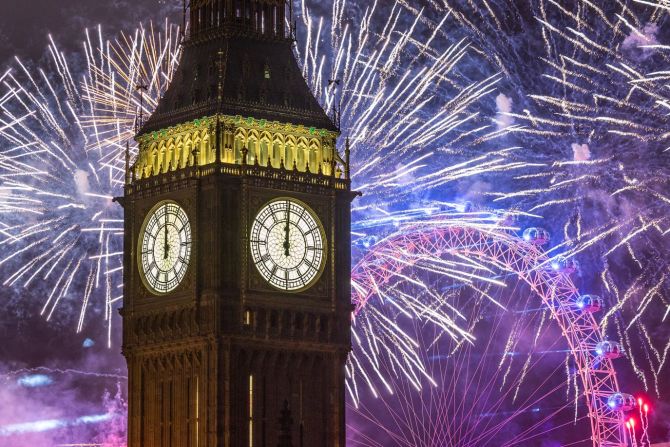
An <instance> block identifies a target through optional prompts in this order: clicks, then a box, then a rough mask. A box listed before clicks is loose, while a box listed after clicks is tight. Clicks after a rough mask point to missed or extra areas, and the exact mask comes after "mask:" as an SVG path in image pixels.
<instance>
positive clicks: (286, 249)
mask: <svg viewBox="0 0 670 447" xmlns="http://www.w3.org/2000/svg"><path fill="white" fill-rule="evenodd" d="M286 206H287V210H286V226H285V227H284V256H290V255H291V253H290V252H289V248H291V244H290V243H289V241H288V236H289V226H288V223H289V220H290V219H289V216H290V215H291V202H288V201H287V202H286Z"/></svg>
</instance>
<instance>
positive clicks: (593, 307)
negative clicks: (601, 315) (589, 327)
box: [575, 295, 603, 313]
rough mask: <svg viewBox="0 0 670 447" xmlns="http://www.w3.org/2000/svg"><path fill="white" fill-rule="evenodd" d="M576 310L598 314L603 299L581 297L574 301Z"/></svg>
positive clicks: (587, 296)
mask: <svg viewBox="0 0 670 447" xmlns="http://www.w3.org/2000/svg"><path fill="white" fill-rule="evenodd" d="M575 306H576V307H577V309H579V310H582V311H584V312H592V313H595V312H598V311H599V310H600V309H602V308H603V299H602V298H600V297H599V296H597V295H581V296H580V297H579V298H577V301H575Z"/></svg>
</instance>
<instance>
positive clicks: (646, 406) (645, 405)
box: [643, 404, 649, 413]
mask: <svg viewBox="0 0 670 447" xmlns="http://www.w3.org/2000/svg"><path fill="white" fill-rule="evenodd" d="M643 408H644V412H645V413H648V412H649V405H647V404H644V407H643Z"/></svg>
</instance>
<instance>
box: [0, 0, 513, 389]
mask: <svg viewBox="0 0 670 447" xmlns="http://www.w3.org/2000/svg"><path fill="white" fill-rule="evenodd" d="M334 8H335V10H336V11H340V17H342V15H341V14H342V13H341V10H342V8H344V4H343V3H339V2H336V3H335V4H334ZM304 11H305V13H306V16H305V17H306V18H305V20H306V27H307V34H308V36H313V38H314V39H315V40H314V41H312V40H310V39H306V40H305V42H306V45H307V46H306V53H305V54H306V55H307V56H306V57H305V68H306V77H307V79H312V80H313V86H314V87H316V85H317V84H318V82H319V81H318V80H319V79H325V78H326V76H325V75H323V74H322V73H321V71H322V70H326V69H329V70H331V71H330V73H331V76H330V77H331V78H333V79H334V78H336V76H341V77H342V81H341V84H340V86H339V87H338V88H339V91H340V93H341V96H338V95H339V94H340V93H338V92H337V91H335V90H333V89H332V88H331V89H330V90H329V89H326V90H325V91H324V92H323V95H321V96H322V99H323V100H324V102H325V103H326V104H329V103H330V104H333V101H335V98H336V97H340V98H342V100H343V110H345V113H344V115H343V120H342V124H343V133H345V134H347V135H350V136H351V137H352V141H353V142H354V143H353V144H354V147H356V146H357V145H358V144H359V143H360V144H361V145H362V146H361V149H360V150H359V151H357V152H358V153H360V154H361V155H360V156H358V157H359V158H361V159H363V158H365V159H368V160H370V159H375V158H376V157H382V158H383V159H384V161H385V163H384V165H386V166H388V164H387V163H394V164H397V163H405V164H406V168H404V169H400V170H399V172H397V173H396V174H389V173H388V170H387V169H381V170H380V169H379V167H378V166H375V163H370V164H367V165H366V166H367V168H366V169H364V170H362V171H359V172H357V173H356V176H357V178H359V179H360V180H358V181H359V183H363V184H364V185H363V189H364V190H365V191H366V195H367V196H368V197H370V199H371V200H370V202H369V203H368V205H366V206H374V203H375V202H376V201H378V200H379V199H380V198H382V197H385V195H386V194H388V191H389V190H391V189H395V190H397V189H398V188H401V187H403V186H404V185H406V184H407V182H408V180H409V179H410V178H411V179H412V182H413V183H414V185H415V187H416V188H417V189H418V188H420V187H421V185H424V189H426V190H427V189H431V188H436V187H438V186H443V185H448V184H453V183H456V182H458V181H462V180H463V179H475V178H479V177H481V176H482V175H484V174H496V173H507V172H509V171H513V170H517V169H521V168H522V167H524V166H525V165H524V163H523V162H520V161H517V160H515V154H514V149H513V148H512V149H507V150H500V151H496V152H495V153H490V154H487V153H482V152H481V151H480V152H477V151H472V154H470V153H464V154H461V157H460V158H461V160H462V161H461V162H459V163H456V164H448V165H447V164H445V163H444V161H442V162H440V169H435V170H433V165H436V162H437V160H442V157H440V156H439V155H440V153H444V152H447V153H456V152H458V151H459V149H458V148H459V146H457V145H454V144H452V143H453V142H454V141H457V140H458V141H461V140H462V143H463V144H464V145H468V144H469V145H472V144H475V143H474V142H475V141H476V139H477V138H481V137H483V136H486V135H487V132H489V131H490V129H489V128H490V127H491V122H492V121H491V120H490V119H483V120H482V117H481V116H480V115H481V112H479V111H474V110H475V109H476V107H475V105H476V104H478V103H479V102H481V101H482V100H483V99H484V98H486V97H487V96H489V95H490V94H491V93H492V92H493V90H494V88H495V85H496V84H497V82H498V81H499V80H500V76H498V75H493V76H488V77H485V76H482V77H481V79H479V80H471V79H468V78H464V77H463V76H462V75H460V74H457V70H456V69H457V67H459V66H460V65H462V64H463V63H464V62H465V60H466V59H467V58H472V57H474V56H472V55H470V54H469V45H468V44H467V43H466V42H465V41H464V40H463V39H459V40H457V41H454V42H447V44H446V45H445V42H444V41H442V42H440V39H442V40H443V39H444V38H445V35H446V33H445V31H444V28H445V27H446V26H447V21H446V19H445V20H443V21H442V22H441V23H440V24H439V26H437V27H435V28H434V29H432V30H431V34H430V37H429V39H428V41H424V40H422V39H421V37H420V35H421V32H422V31H423V30H422V26H424V25H423V24H424V22H425V17H424V15H423V13H421V12H418V13H416V14H414V13H412V14H410V13H408V11H407V10H405V9H403V8H400V7H394V8H393V9H392V12H391V14H390V18H389V20H388V21H387V22H386V23H385V24H384V25H383V27H382V29H381V31H380V30H379V29H377V25H378V23H379V17H380V16H381V14H383V11H382V10H381V8H378V7H377V6H374V5H373V6H372V7H371V8H369V9H368V10H367V12H366V15H365V16H364V18H363V21H364V23H366V26H363V27H361V32H360V34H359V35H358V37H355V36H352V35H351V34H350V32H349V31H348V30H349V29H350V28H349V23H347V22H345V21H344V20H340V21H339V22H337V23H335V24H331V25H332V28H331V33H330V35H331V36H335V41H334V42H333V43H336V44H337V45H338V46H337V47H335V48H334V49H333V50H332V51H331V50H330V49H328V47H324V48H322V49H321V48H319V46H318V45H315V42H318V40H319V39H320V37H319V36H323V35H325V34H326V33H323V34H322V31H320V30H311V28H310V27H311V26H318V27H319V29H320V27H321V26H322V24H323V23H324V22H323V20H322V19H316V18H313V17H312V18H310V16H309V9H308V8H307V6H306V5H305V6H304ZM336 16H337V14H336ZM317 24H318V25H317ZM342 27H343V28H342ZM380 33H381V34H380ZM179 38H180V31H179V29H178V28H177V27H174V26H171V25H170V24H168V23H166V24H165V26H164V30H163V31H157V30H156V29H155V28H154V27H153V26H149V27H148V28H144V27H141V28H139V29H137V30H136V31H135V32H131V33H127V34H122V35H121V36H120V37H119V38H118V39H115V40H112V41H110V40H106V39H105V38H104V36H103V33H102V30H101V28H100V27H98V28H97V29H96V30H89V31H87V32H86V39H85V41H84V42H83V50H84V55H85V58H86V63H87V69H86V72H85V74H84V75H83V76H82V77H81V80H80V81H74V80H73V79H75V77H74V76H73V75H72V74H71V73H72V72H73V70H71V68H70V67H69V65H68V61H67V59H66V58H65V56H64V55H63V54H62V53H61V52H60V51H59V50H58V48H57V47H56V44H55V43H54V42H53V41H52V42H51V45H50V47H49V49H50V54H51V55H52V59H53V60H52V64H53V68H51V69H52V70H54V71H55V72H57V73H58V75H59V77H58V82H55V81H50V80H49V79H48V78H47V77H46V76H45V75H44V73H45V72H44V71H43V70H39V73H41V77H42V80H41V81H40V80H39V79H37V78H36V77H35V76H33V75H32V71H31V69H30V68H29V67H27V66H26V65H25V64H23V63H21V62H20V61H17V62H18V64H19V66H20V73H21V76H23V77H24V78H25V80H21V79H18V78H17V77H16V76H15V75H14V73H13V72H12V71H9V72H7V73H6V74H5V75H3V83H4V85H5V87H6V88H7V93H5V94H4V95H3V98H5V99H4V100H3V102H2V104H3V109H2V111H3V112H4V114H5V115H6V116H8V117H9V118H10V119H8V120H5V122H6V123H7V128H6V129H5V130H4V131H3V133H2V134H1V135H2V136H3V137H4V139H5V141H6V142H7V144H4V143H3V157H4V158H3V162H4V164H3V169H4V171H3V172H2V173H0V174H4V175H5V176H7V175H12V178H11V180H7V181H5V183H3V185H2V188H3V189H4V190H5V191H9V192H11V194H6V195H5V196H3V197H4V199H3V201H2V204H3V206H4V207H5V208H7V207H9V206H14V207H16V206H20V207H21V208H25V213H34V214H37V215H38V216H39V217H38V218H37V220H36V222H35V223H31V224H24V225H23V226H22V225H20V224H13V223H12V222H11V221H8V223H4V222H3V225H2V227H3V233H2V234H4V235H5V239H3V240H1V241H0V243H2V244H7V245H14V246H19V247H20V248H18V249H17V250H14V253H13V254H11V255H8V256H7V257H6V258H4V259H2V260H0V266H4V267H5V268H7V269H9V270H10V271H9V274H8V275H7V276H8V279H7V280H6V284H8V285H9V284H11V285H14V286H23V287H29V286H33V287H34V285H35V284H36V283H37V282H45V283H46V284H48V287H49V288H50V291H49V293H48V294H47V300H46V302H45V304H44V306H43V313H44V314H45V315H46V316H47V317H48V318H51V317H52V316H53V315H55V313H56V312H57V310H58V306H59V304H60V303H61V302H62V300H64V299H70V298H72V297H71V296H70V295H74V294H75V293H76V294H77V295H79V292H75V290H81V291H82V293H81V303H82V304H81V307H80V312H79V316H78V318H77V323H76V328H77V330H79V331H81V330H82V328H83V327H84V325H85V322H86V319H85V317H86V314H87V310H88V309H89V308H90V307H91V306H95V305H98V304H99V303H98V300H102V303H103V304H102V306H104V315H105V318H106V320H107V322H108V323H107V324H108V334H109V335H108V336H109V337H111V330H112V329H111V316H112V312H111V309H112V306H113V305H114V303H117V302H118V301H119V300H120V298H121V296H120V295H119V291H118V289H119V287H120V282H119V281H120V276H121V250H120V236H121V234H122V229H121V228H120V225H119V224H120V223H121V219H120V210H118V209H117V208H114V207H113V206H112V205H110V204H109V199H110V198H111V197H113V196H115V195H118V194H119V192H120V187H121V185H122V183H123V174H124V162H125V160H124V154H123V151H124V144H125V142H126V141H128V140H129V139H131V137H132V135H133V132H134V128H135V125H136V124H137V122H136V120H137V116H138V110H139V108H140V107H142V110H141V113H140V114H141V115H144V116H148V115H149V114H150V113H151V111H152V110H153V109H154V108H155V106H156V104H157V101H158V98H159V97H160V95H161V94H162V92H163V91H164V90H165V89H166V87H167V85H168V84H169V82H170V79H171V77H172V75H173V74H174V71H175V69H176V67H177V64H178V60H179V56H180V46H179ZM433 44H439V45H433ZM442 47H443V48H444V49H442ZM298 48H300V47H298ZM416 49H420V54H419V55H417V54H416V51H415V50H416ZM325 54H334V55H336V56H335V59H334V62H333V64H330V62H329V63H328V64H325V65H324V64H322V63H321V61H320V60H321V59H323V57H324V56H325ZM319 55H320V56H319ZM422 58H425V59H426V60H428V61H430V63H429V64H428V65H427V68H425V69H417V67H420V66H421V65H422V64H423V62H424V61H423V60H422ZM391 67H402V69H398V68H391ZM138 85H145V86H146V92H144V94H143V95H142V97H141V98H140V95H138V93H137V92H136V87H137V86H138ZM331 87H332V86H331ZM454 87H456V88H454ZM433 98H438V99H440V100H442V101H440V102H436V100H435V99H433ZM9 101H12V103H11V104H9ZM435 104H439V111H438V113H437V114H436V115H434V116H433V114H432V111H433V110H434V107H435ZM17 110H18V111H20V112H21V113H18V112H17ZM474 122H476V123H477V126H476V127H475V128H473V127H472V126H473V124H474ZM362 123H367V124H366V126H365V127H362ZM464 134H467V137H464ZM413 141H414V142H415V143H413ZM418 150H421V151H424V152H425V153H424V155H422V156H419V157H418V160H423V161H422V162H421V161H418V160H414V157H416V154H415V152H416V151H418ZM136 151H137V149H136V147H135V146H133V147H132V148H131V152H132V154H133V155H134V154H136ZM355 157H356V155H355ZM35 158H37V159H38V161H39V162H35V161H34V160H35ZM24 159H26V160H27V159H30V160H31V162H29V163H28V162H24V161H23V160H24ZM36 172H39V173H42V174H41V175H39V176H36V175H35V173H36ZM16 176H21V177H29V176H30V178H31V179H30V181H27V180H17V179H15V178H14V177H16ZM35 178H37V180H35ZM17 197H18V198H19V200H17ZM401 214H402V213H401ZM398 218H399V217H398ZM359 219H360V218H359ZM452 219H453V220H458V219H461V220H462V219H465V220H467V219H468V217H467V215H461V216H453V217H452ZM482 225H486V223H482ZM53 234H56V237H55V238H53V239H51V240H50V235H53ZM51 241H53V246H51V247H49V248H48V249H46V250H43V251H42V252H40V253H37V254H33V253H35V252H36V251H40V249H41V248H42V247H44V246H45V245H46V244H47V243H49V242H51ZM462 261H463V262H462V263H461V264H449V265H447V264H444V263H436V262H435V261H434V260H431V255H430V253H426V254H425V255H424V256H423V257H420V258H417V259H412V260H411V261H408V262H411V263H413V264H416V265H417V268H419V269H421V270H422V271H425V272H434V273H439V274H446V275H451V276H454V277H457V278H461V279H463V280H468V281H472V280H473V279H481V278H483V277H485V275H486V274H487V273H486V272H483V273H481V274H479V273H478V274H474V273H470V272H467V269H469V268H473V269H475V270H476V269H477V267H476V266H472V265H471V266H468V262H469V261H468V260H467V259H464V260H462ZM17 266H18V267H17ZM12 269H13V270H12ZM397 279H398V280H402V281H409V280H410V277H409V276H405V277H398V278H397ZM73 284H76V285H77V287H74V286H73ZM432 297H433V299H434V300H435V301H436V302H435V303H434V304H432V305H431V306H433V307H430V306H427V305H426V304H424V303H419V302H414V303H412V302H411V301H410V300H409V299H407V300H406V302H407V305H408V308H407V312H408V313H413V314H414V316H415V317H416V318H421V319H426V320H427V321H430V322H432V323H434V324H437V325H438V326H439V327H442V328H444V330H445V331H447V332H448V333H450V334H452V335H453V336H455V337H460V336H466V337H467V334H466V333H464V332H463V331H462V330H461V329H460V328H459V327H458V325H457V323H456V321H455V320H454V319H452V317H450V316H447V315H446V314H441V312H442V310H441V309H442V308H443V307H444V308H448V306H446V307H445V302H444V300H443V298H442V297H441V296H440V295H439V294H433V295H432ZM446 304H448V303H446ZM454 310H455V309H450V312H453V311H454ZM372 315H374V310H371V312H370V317H368V318H373V317H372ZM374 318H375V321H374V323H373V322H371V321H367V322H365V324H362V326H363V327H364V328H366V329H365V331H364V332H363V334H361V335H362V336H363V338H365V337H370V340H371V341H372V343H370V347H372V348H374V349H372V351H370V353H369V355H371V356H372V357H371V358H373V361H374V362H376V361H377V360H376V359H375V356H377V355H379V354H380V353H383V344H381V345H380V344H379V343H378V341H377V340H375V337H377V336H378V334H376V333H374V331H376V330H379V331H386V335H388V336H389V337H392V338H393V337H395V339H394V341H395V342H396V343H399V345H400V346H404V348H405V349H406V352H404V353H403V355H402V356H399V357H397V358H396V360H397V363H398V366H400V365H403V368H407V370H406V371H404V373H405V374H406V376H407V377H408V379H409V380H411V381H412V382H413V383H414V385H415V386H416V387H417V388H421V387H422V383H423V381H425V380H428V381H429V382H430V378H429V377H426V374H424V373H423V372H422V368H423V366H422V365H421V363H420V362H419V361H418V359H417V358H416V355H415V353H416V349H417V348H416V346H415V343H413V342H412V341H411V340H410V339H409V338H408V337H407V336H406V334H403V333H402V331H401V330H400V329H399V328H398V327H397V326H395V325H394V324H393V322H392V321H384V318H383V315H381V314H380V315H377V316H375V317H374ZM456 318H457V317H456ZM361 323H363V322H361ZM394 331H396V332H394ZM422 376H423V377H424V378H423V379H421V377H422Z"/></svg>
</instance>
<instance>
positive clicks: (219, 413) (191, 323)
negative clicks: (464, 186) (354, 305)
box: [119, 0, 355, 447]
mask: <svg viewBox="0 0 670 447" xmlns="http://www.w3.org/2000/svg"><path fill="white" fill-rule="evenodd" d="M190 17H191V20H190V24H191V29H190V34H189V36H188V38H187V39H186V40H185V42H184V51H183V55H182V58H181V62H180V66H179V70H178V72H177V74H176V75H175V77H174V79H173V81H172V84H171V85H170V87H169V89H168V90H167V92H166V93H165V95H164V97H163V98H162V99H161V100H160V102H159V105H158V107H157V109H156V111H155V113H154V114H153V116H151V117H150V118H149V120H148V121H147V122H146V123H144V125H143V126H142V127H141V130H140V131H139V133H138V135H137V137H136V139H137V141H138V143H139V148H140V149H139V155H138V157H137V159H136V160H134V161H133V163H132V165H130V166H128V172H127V175H126V186H125V193H124V196H123V197H122V198H120V199H119V201H120V202H121V203H122V205H123V207H124V210H125V247H124V249H125V259H124V278H125V281H124V287H125V301H124V306H123V309H122V311H121V314H122V316H123V323H124V324H123V353H124V355H125V357H126V359H127V362H128V376H129V426H128V438H129V439H128V442H129V446H130V447H228V446H230V447H289V446H292V447H322V446H328V447H336V446H338V447H339V446H344V445H345V424H344V408H345V405H344V398H345V391H344V386H345V384H344V380H345V378H344V374H345V371H344V365H345V360H346V357H347V355H348V352H349V350H350V312H351V304H350V268H351V265H350V264H351V259H350V250H349V247H350V235H349V231H350V204H351V201H352V199H353V198H354V195H355V194H354V193H352V191H351V190H350V182H349V163H348V162H349V154H348V149H345V151H344V156H343V157H340V155H339V154H338V152H337V149H336V140H337V137H338V131H337V129H336V127H335V126H334V125H333V123H332V122H331V121H330V120H329V118H328V117H327V116H326V114H325V113H324V111H323V110H322V109H321V108H320V106H319V104H318V103H317V101H316V100H315V99H314V97H313V96H312V94H311V93H310V90H309V88H308V87H307V85H306V84H305V81H304V80H303V78H302V75H301V71H300V69H299V67H298V65H297V63H296V61H295V59H294V56H293V53H292V49H291V45H292V41H291V39H290V36H289V33H288V32H287V29H286V28H285V23H287V18H286V6H285V2H284V0H192V1H191V7H190ZM289 21H290V19H289Z"/></svg>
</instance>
